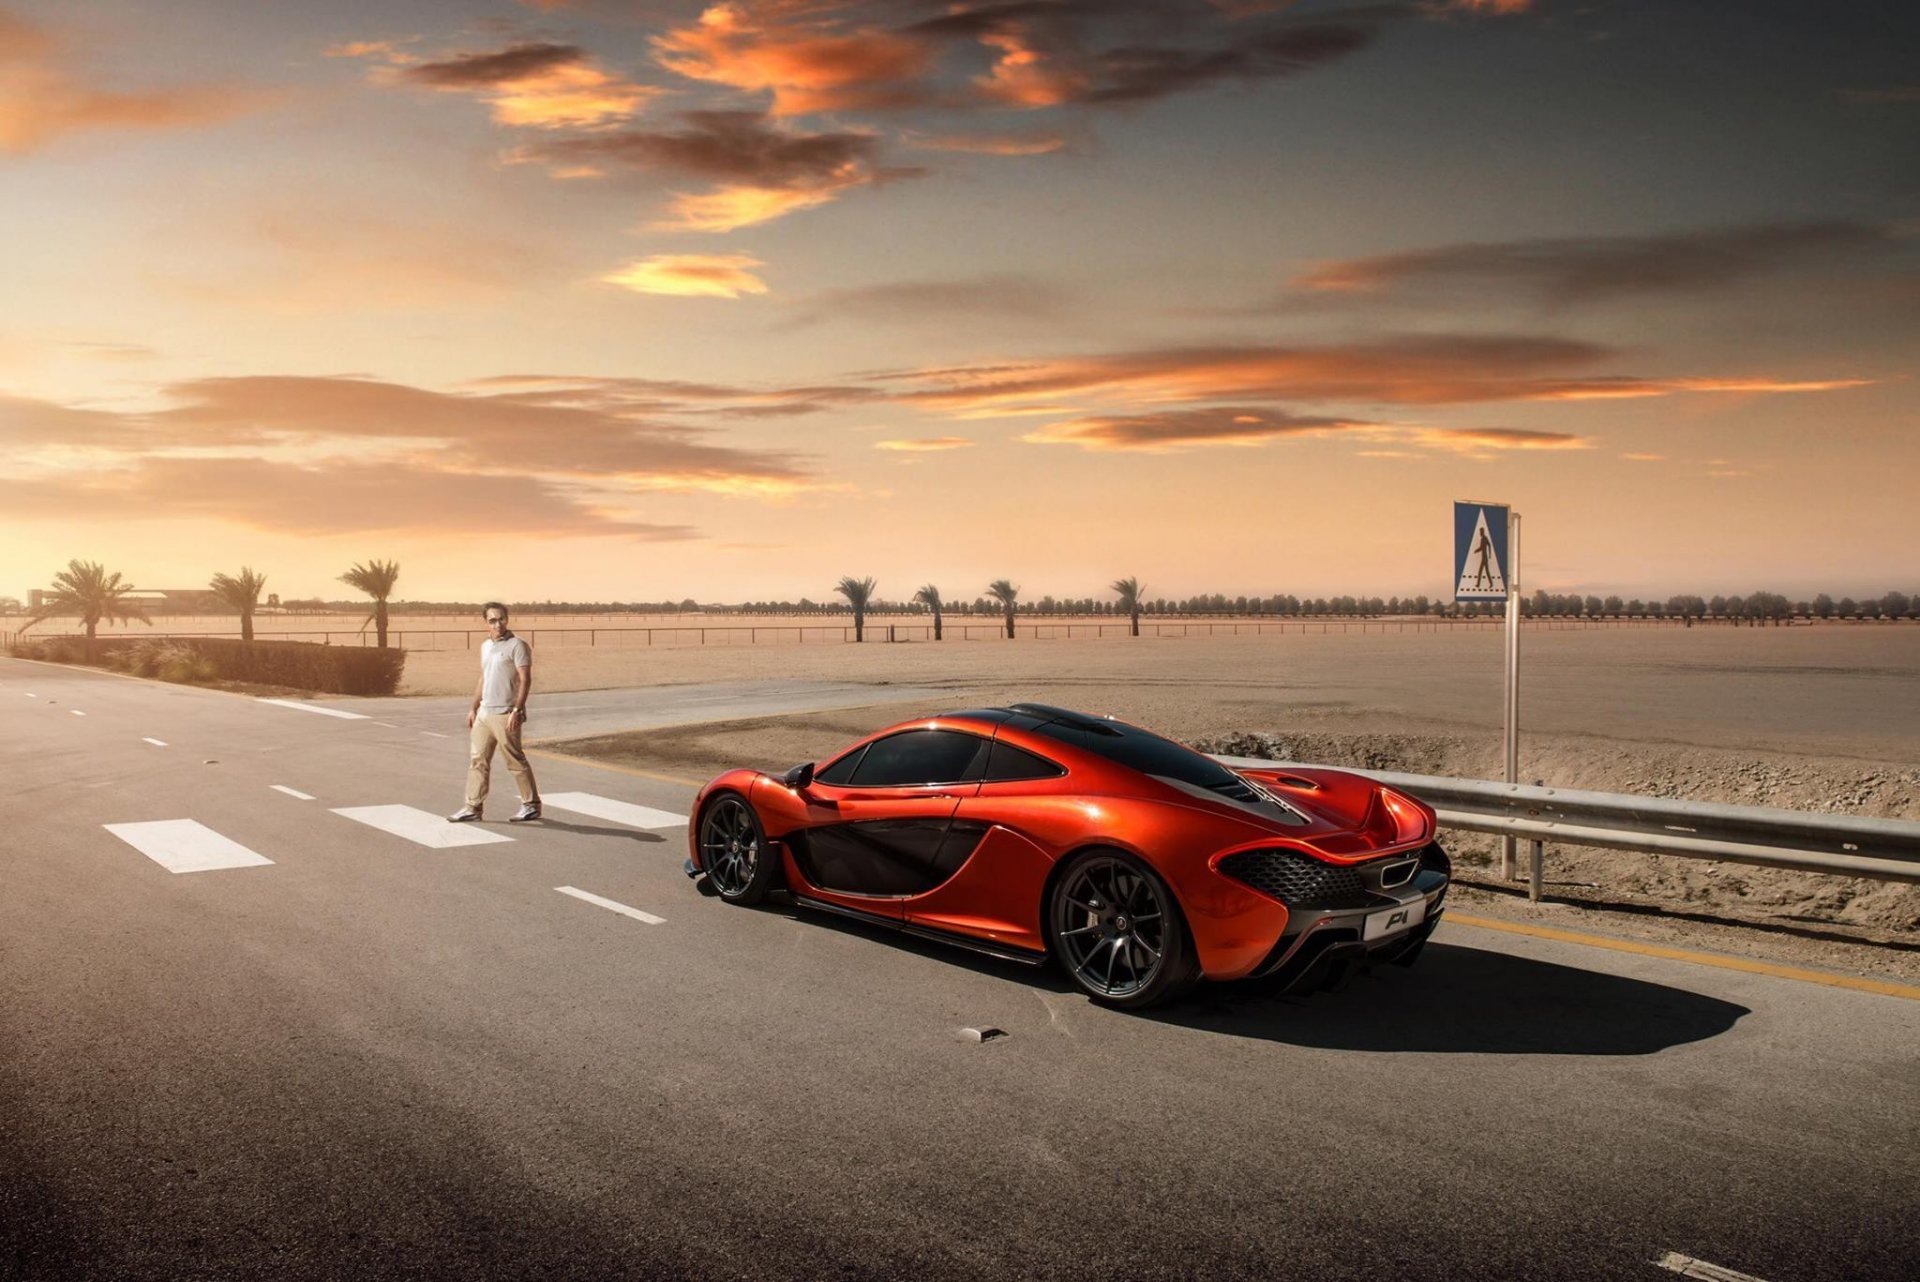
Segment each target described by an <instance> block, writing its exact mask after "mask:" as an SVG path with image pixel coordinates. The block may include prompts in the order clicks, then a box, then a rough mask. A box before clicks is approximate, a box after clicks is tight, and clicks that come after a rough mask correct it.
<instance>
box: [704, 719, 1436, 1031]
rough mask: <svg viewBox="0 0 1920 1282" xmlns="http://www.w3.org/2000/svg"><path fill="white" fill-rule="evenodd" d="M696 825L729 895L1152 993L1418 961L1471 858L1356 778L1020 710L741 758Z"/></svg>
mask: <svg viewBox="0 0 1920 1282" xmlns="http://www.w3.org/2000/svg"><path fill="white" fill-rule="evenodd" d="M693 814H694V818H693V822H692V823H691V824H690V825H688V829H687V831H688V840H689V843H690V845H691V847H692V857H691V858H689V859H688V860H687V874H688V876H691V877H701V876H704V877H706V878H707V880H708V882H709V883H710V884H711V886H712V888H713V890H714V891H716V892H717V893H718V895H719V897H720V898H721V899H724V900H726V901H727V902H729V903H734V904H756V903H759V902H761V901H762V900H764V899H766V898H768V897H769V896H771V895H776V894H779V895H785V896H787V897H790V899H791V900H792V902H794V903H796V904H800V905H804V906H806V907H808V908H814V909H820V910H823V911H826V912H832V913H839V914H843V915H845V916H849V917H857V918H860V919H862V920H865V921H872V922H879V923H883V924H885V925H888V926H892V927H895V928H897V929H901V930H905V931H908V932H910V933H912V934H916V935H926V936H929V937H933V938H938V939H941V940H944V941H947V942H950V943H955V944H961V945H964V946H966V947H969V948H973V949H975V950H977V951H980V952H984V953H989V954H992V955H993V956H996V957H1002V958H1010V959H1013V960H1017V961H1023V962H1033V963H1041V962H1044V961H1045V960H1047V958H1049V957H1052V958H1055V959H1057V960H1058V962H1059V963H1060V965H1061V967H1062V968H1063V969H1064V970H1065V971H1066V972H1067V974H1068V975H1069V976H1071V977H1072V979H1073V982H1074V983H1075V984H1077V985H1078V986H1079V987H1080V988H1081V989H1083V990H1084V991H1085V992H1086V993H1087V994H1088V995H1089V996H1091V997H1092V998H1094V999H1095V1000H1096V1001H1101V1002H1105V1003H1108V1004H1111V1005H1114V1006H1119V1007H1126V1008H1139V1007H1145V1006H1149V1005H1152V1004H1153V1003H1155V1002H1158V1001H1161V1000H1163V999H1165V998H1168V997H1170V996H1172V995H1174V994H1176V993H1178V992H1180V991H1181V990H1182V989H1184V988H1186V987H1187V986H1188V985H1190V984H1192V983H1193V982H1194V981H1196V980H1198V979H1202V978H1205V979H1241V978H1245V977H1249V976H1271V977H1274V978H1275V979H1276V981H1277V982H1279V983H1281V984H1283V985H1284V986H1285V987H1287V988H1289V989H1305V988H1310V987H1316V986H1322V985H1327V986H1330V985H1332V984H1333V983H1335V982H1337V981H1339V980H1340V979H1342V978H1344V977H1345V976H1346V975H1347V974H1348V973H1349V972H1350V971H1351V969H1352V968H1353V967H1354V966H1355V965H1356V964H1364V963H1367V962H1371V961H1395V962H1399V963H1401V964H1408V963H1411V962H1412V961H1413V960H1414V958H1415V956H1416V955H1417V954H1418V953H1419V952H1420V949H1421V946H1422V945H1423V944H1425V943H1426V940H1427V936H1428V935H1430V934H1431V933H1432V932H1433V928H1434V926H1435V924H1436V923H1437V922H1438V920H1439V917H1440V910H1441V904H1442V901H1443V900H1444V898H1445V896H1446V890H1447V883H1448V881H1449V878H1450V871H1451V865H1450V862H1449V860H1448V859H1447V856H1446V853H1445V852H1444V851H1443V850H1442V849H1441V848H1440V845H1439V843H1437V842H1436V841H1435V840H1434V817H1433V811H1432V810H1431V809H1429V808H1428V807H1427V806H1426V805H1425V804H1424V803H1422V802H1421V801H1419V800H1418V799H1416V798H1414V797H1410V796H1408V795H1406V794H1405V793H1401V792H1396V791H1394V790H1393V789H1391V788H1387V787H1384V786H1382V785H1380V784H1377V783H1375V782H1373V781H1372V780H1370V779H1366V778H1363V777H1361V776H1359V775H1354V774H1349V773H1346V772H1344V771H1338V770H1295V769H1286V770H1278V769H1274V770H1255V769H1237V770H1236V769H1229V768H1228V767H1226V766H1224V765H1222V764H1221V763H1220V762H1218V761H1215V760H1214V759H1213V758H1211V757H1207V756H1203V755H1202V754H1200V753H1198V752H1195V751H1193V750H1192V749H1190V748H1186V747H1183V746H1181V745H1180V744H1177V743H1174V742H1172V741H1171V740H1168V739H1163V738H1161V737H1160V736H1158V735H1155V734H1151V733H1149V732H1147V731H1145V730H1142V729H1139V728H1138V727H1136V726H1130V725H1127V724H1125V723H1123V722H1119V721H1114V720H1112V719H1110V718H1106V717H1099V716H1089V715H1087V714H1084V713H1079V712H1069V711H1067V710H1066V709H1064V708H1054V707H1048V706H1046V705H1045V704H1036V703H1016V704H1014V705H1012V706H1011V707H1006V708H979V709H974V710H972V711H968V712H954V713H949V714H946V715H943V716H937V717H927V718H923V719H920V720H917V721H908V722H905V723H903V724H900V725H897V726H893V727H892V728H890V729H887V730H882V731H881V732H879V733H878V734H876V735H873V736H871V737H870V738H867V739H863V740H862V741H860V742H859V743H856V744H854V745H853V746H852V747H850V748H848V749H847V750H846V751H844V752H842V753H840V754H839V755H838V756H836V757H834V758H832V759H831V760H829V761H827V762H826V763H825V764H823V765H820V766H818V767H816V766H814V765H812V764H807V765H800V766H795V767H794V768H793V769H792V770H789V771H787V772H786V774H785V775H770V774H764V773H761V772H760V771H756V770H730V771H728V772H727V773H726V774H723V775H721V776H720V777H719V778H717V779H715V780H714V781H713V782H712V783H709V784H708V785H707V786H706V787H705V788H702V789H701V790H700V795H699V797H698V799H697V800H696V801H695V803H694V812H693Z"/></svg>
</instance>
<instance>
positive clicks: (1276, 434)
mask: <svg viewBox="0 0 1920 1282" xmlns="http://www.w3.org/2000/svg"><path fill="white" fill-rule="evenodd" d="M1334 435H1341V436H1347V437H1351V438H1353V439H1354V440H1355V441H1356V442H1358V443H1363V444H1366V445H1369V446H1383V445H1384V446H1388V447H1400V446H1412V447H1416V448H1418V449H1423V450H1430V451H1434V450H1439V451H1447V452H1451V453H1456V454H1464V455H1468V456H1470V457H1476V458H1487V457H1491V456H1492V455H1493V454H1494V453H1495V452H1498V451H1503V450H1585V449H1591V448H1593V447H1592V444H1591V443H1590V442H1589V441H1587V440H1586V439H1584V438H1583V437H1579V436H1575V435H1573V434H1571V433H1568V432H1539V431H1529V430H1525V429H1520V428H1505V427H1421V426H1417V425H1408V424H1400V423H1373V422H1367V421H1364V420H1360V419H1347V418H1337V417H1308V416H1304V415H1299V414H1291V413H1288V412H1286V411H1284V410H1268V409H1260V408H1255V407H1248V406H1231V405H1229V406H1213V407H1208V408H1203V409H1187V410H1169V411H1166V412H1163V413H1156V414H1124V415H1099V416H1094V417H1088V418H1080V419H1074V420H1072V421H1069V422H1062V423H1053V424H1049V425H1048V426H1046V427H1043V428H1041V429H1040V430H1039V431H1036V432H1031V433H1028V434H1027V435H1026V436H1023V437H1021V438H1020V439H1021V440H1023V441H1026V442H1028V443H1030V444H1035V445H1078V446H1080V447H1081V448H1082V449H1087V450H1098V451H1113V452H1130V453H1141V454H1166V453H1172V452H1177V451H1184V450H1188V449H1193V448H1197V447H1203V446H1216V445H1228V446H1239V447H1242V448H1246V447H1254V446H1261V445H1266V444H1268V443H1269V442H1271V441H1275V440H1280V439H1282V438H1286V437H1324V436H1334ZM1361 452H1362V453H1365V454H1366V455H1367V456H1368V457H1375V458H1404V457H1409V455H1408V454H1407V453H1406V451H1405V450H1404V449H1399V448H1387V449H1380V448H1373V449H1368V450H1365V451H1361Z"/></svg>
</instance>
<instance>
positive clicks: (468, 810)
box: [447, 806, 480, 824]
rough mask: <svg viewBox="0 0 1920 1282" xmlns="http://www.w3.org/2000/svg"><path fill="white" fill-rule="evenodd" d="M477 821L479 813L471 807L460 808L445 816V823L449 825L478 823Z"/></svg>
mask: <svg viewBox="0 0 1920 1282" xmlns="http://www.w3.org/2000/svg"><path fill="white" fill-rule="evenodd" d="M479 821H480V812H479V811H478V810H475V809H474V808H473V807H472V806H462V807H460V809H458V810H456V811H454V812H453V813H452V814H450V815H448V816H447V822H448V823H450V824H470V823H478V822H479Z"/></svg>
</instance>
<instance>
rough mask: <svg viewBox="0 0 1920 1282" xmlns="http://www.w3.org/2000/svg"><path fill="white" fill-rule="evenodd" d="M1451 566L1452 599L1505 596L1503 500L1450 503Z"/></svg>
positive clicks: (1505, 555) (1479, 598)
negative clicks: (1452, 574) (1451, 522)
mask: <svg viewBox="0 0 1920 1282" xmlns="http://www.w3.org/2000/svg"><path fill="white" fill-rule="evenodd" d="M1453 568H1454V592H1453V599H1454V600H1456V601H1504V600H1506V599H1507V507H1506V505H1505V504H1500V503H1462V502H1458V501H1456V502H1455V503H1454V505H1453Z"/></svg>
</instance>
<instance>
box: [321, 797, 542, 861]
mask: <svg viewBox="0 0 1920 1282" xmlns="http://www.w3.org/2000/svg"><path fill="white" fill-rule="evenodd" d="M333 813H334V814H336V815H341V816H343V817H345V818H348V819H351V820H353V821H354V822H355V823H363V824H365V825H367V826H368V827H369V828H378V829H379V830H380V831H381V832H390V833H392V834H393V835H394V836H396V837H405V838H406V839H407V840H408V841H411V842H413V843H414V844H415V845H418V846H427V847H429V848H431V849H434V850H450V849H452V848H453V847H455V846H490V845H493V844H494V843H496V842H501V841H512V840H513V838H511V837H509V836H507V835H506V834H505V833H503V832H490V831H488V830H487V829H485V828H482V827H481V826H480V825H479V824H477V823H464V824H454V823H448V822H447V821H446V819H445V817H444V816H441V815H436V814H430V813H429V812H427V811H425V810H421V809H419V808H418V807H415V806H347V807H344V808H342V809H338V810H335V811H334V812H333Z"/></svg>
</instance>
